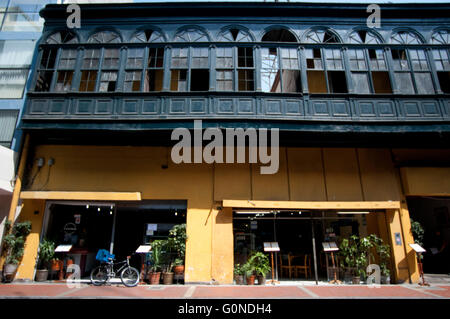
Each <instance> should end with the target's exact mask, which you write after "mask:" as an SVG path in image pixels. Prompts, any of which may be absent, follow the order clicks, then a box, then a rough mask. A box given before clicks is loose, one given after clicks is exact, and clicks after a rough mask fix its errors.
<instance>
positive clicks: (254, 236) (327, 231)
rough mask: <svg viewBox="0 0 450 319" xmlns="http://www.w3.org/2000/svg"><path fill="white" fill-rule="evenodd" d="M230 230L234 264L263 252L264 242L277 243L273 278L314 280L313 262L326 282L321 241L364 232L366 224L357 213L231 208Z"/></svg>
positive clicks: (328, 260)
mask: <svg viewBox="0 0 450 319" xmlns="http://www.w3.org/2000/svg"><path fill="white" fill-rule="evenodd" d="M233 231H234V263H235V264H241V265H242V264H244V263H245V262H246V260H247V258H248V257H249V255H250V254H251V252H252V251H263V249H264V242H278V245H279V247H280V252H279V253H276V254H275V256H274V258H275V265H274V268H275V272H276V276H277V277H276V279H277V280H279V281H281V282H285V283H287V282H296V281H315V280H316V276H315V273H316V271H315V267H316V265H317V280H318V281H329V280H330V279H331V274H332V272H331V267H332V260H331V258H330V256H329V255H327V254H325V253H324V251H323V246H322V243H323V242H336V243H337V244H339V241H340V239H341V238H348V237H350V236H351V235H353V234H354V235H366V233H367V227H366V219H365V216H364V215H362V214H357V213H355V214H348V213H346V214H343V213H342V214H341V213H339V212H336V211H297V210H296V211H288V210H284V211H271V210H268V211H256V210H253V211H251V210H244V211H241V210H234V211H233ZM293 266H301V267H293ZM289 268H291V269H289Z"/></svg>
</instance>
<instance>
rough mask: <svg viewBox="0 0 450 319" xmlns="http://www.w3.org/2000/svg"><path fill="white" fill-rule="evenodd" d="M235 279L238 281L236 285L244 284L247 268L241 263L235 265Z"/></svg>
mask: <svg viewBox="0 0 450 319" xmlns="http://www.w3.org/2000/svg"><path fill="white" fill-rule="evenodd" d="M233 272H234V280H235V281H236V285H243V284H244V275H245V268H244V267H243V266H241V265H240V264H236V265H234V271H233Z"/></svg>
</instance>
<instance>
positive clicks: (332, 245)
mask: <svg viewBox="0 0 450 319" xmlns="http://www.w3.org/2000/svg"><path fill="white" fill-rule="evenodd" d="M322 246H323V251H325V252H329V251H338V250H339V248H338V246H337V245H336V243H335V242H329V243H322Z"/></svg>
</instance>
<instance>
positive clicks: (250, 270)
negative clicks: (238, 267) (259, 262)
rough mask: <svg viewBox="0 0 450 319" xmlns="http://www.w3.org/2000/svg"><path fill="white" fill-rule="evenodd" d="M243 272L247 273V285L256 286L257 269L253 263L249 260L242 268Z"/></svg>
mask: <svg viewBox="0 0 450 319" xmlns="http://www.w3.org/2000/svg"><path fill="white" fill-rule="evenodd" d="M242 267H243V271H244V273H245V277H246V279H247V285H254V284H255V278H256V276H255V267H254V266H253V264H252V263H250V260H247V262H246V263H245V264H244V265H243V266H242Z"/></svg>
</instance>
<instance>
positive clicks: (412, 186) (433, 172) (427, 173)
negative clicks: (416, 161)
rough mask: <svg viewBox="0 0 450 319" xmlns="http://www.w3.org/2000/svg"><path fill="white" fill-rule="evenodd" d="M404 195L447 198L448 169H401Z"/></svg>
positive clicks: (449, 176)
mask: <svg viewBox="0 0 450 319" xmlns="http://www.w3.org/2000/svg"><path fill="white" fill-rule="evenodd" d="M401 175H402V182H403V187H404V190H405V195H407V196H408V195H414V196H432V195H435V196H449V195H450V167H402V168H401Z"/></svg>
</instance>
